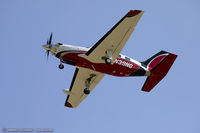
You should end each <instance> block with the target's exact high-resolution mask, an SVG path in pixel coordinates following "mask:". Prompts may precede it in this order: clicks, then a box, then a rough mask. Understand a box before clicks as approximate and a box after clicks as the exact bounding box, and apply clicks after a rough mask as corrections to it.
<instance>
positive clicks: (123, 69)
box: [43, 10, 177, 108]
mask: <svg viewBox="0 0 200 133" xmlns="http://www.w3.org/2000/svg"><path fill="white" fill-rule="evenodd" d="M143 13H144V12H143V11H141V10H130V11H129V12H128V13H127V14H126V15H125V16H124V17H123V18H122V19H121V20H120V21H119V22H118V23H117V24H116V25H114V27H113V28H112V29H110V30H109V31H108V32H107V33H106V34H105V35H104V36H103V37H102V38H101V39H100V40H99V41H98V42H97V43H96V44H95V45H94V46H92V47H90V48H86V47H78V46H72V45H68V44H62V43H57V44H52V43H51V42H52V33H51V35H50V38H49V40H48V41H47V44H45V45H43V48H44V49H46V50H47V51H46V53H47V57H48V56H49V52H51V54H52V55H54V56H56V57H57V58H58V59H59V60H60V64H59V68H60V69H63V68H64V65H63V63H66V64H70V65H73V66H76V70H75V73H74V77H73V80H72V83H71V86H70V89H69V90H65V89H64V90H63V93H65V94H67V95H68V96H67V99H66V102H65V106H66V107H70V108H76V107H77V106H78V105H79V104H80V103H81V102H82V101H83V100H84V99H85V98H86V97H87V96H88V94H89V93H90V92H91V91H92V90H93V89H94V87H95V86H96V85H97V84H98V83H99V82H100V80H101V79H102V78H103V77H104V74H109V75H113V76H119V77H128V76H147V79H146V82H145V83H144V85H143V87H142V91H146V92H149V91H151V90H152V88H153V87H154V86H156V84H158V83H159V82H160V81H161V80H162V79H163V78H164V77H165V75H166V74H167V73H168V71H169V69H170V67H171V66H172V64H173V63H174V61H175V59H176V57H177V55H175V54H172V53H169V52H166V51H160V52H159V53H157V54H155V55H154V56H152V57H151V58H149V59H147V60H146V61H143V62H139V61H136V60H134V59H132V58H130V57H127V56H125V55H122V54H120V51H121V50H122V48H123V47H124V45H125V44H126V42H127V40H128V39H129V37H130V35H131V34H132V32H133V30H134V28H135V26H136V24H137V23H138V21H139V19H140V18H141V16H142V15H143Z"/></svg>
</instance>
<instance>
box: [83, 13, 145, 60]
mask: <svg viewBox="0 0 200 133" xmlns="http://www.w3.org/2000/svg"><path fill="white" fill-rule="evenodd" d="M143 13H144V12H143V11H140V10H131V11H129V12H128V13H127V14H126V15H125V16H124V17H123V18H122V19H121V20H120V21H119V22H118V23H117V24H116V25H115V26H113V28H112V29H110V31H108V32H107V33H106V34H105V35H104V36H103V37H102V38H101V39H100V40H99V41H98V42H97V43H96V44H95V45H94V46H93V47H92V48H91V49H90V50H89V51H88V52H87V53H86V55H87V57H86V58H87V59H89V60H90V61H92V62H96V63H104V60H103V59H104V57H106V56H107V54H106V51H108V50H109V51H111V53H112V59H113V60H115V59H116V58H117V56H118V55H119V53H120V51H121V50H122V48H123V47H124V45H125V44H126V42H127V40H128V39H129V37H130V35H131V34H132V32H133V30H134V28H135V26H136V24H137V23H138V21H139V19H140V17H141V16H142V14H143Z"/></svg>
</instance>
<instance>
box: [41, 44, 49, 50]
mask: <svg viewBox="0 0 200 133" xmlns="http://www.w3.org/2000/svg"><path fill="white" fill-rule="evenodd" d="M42 47H43V48H44V49H46V50H50V48H49V45H42Z"/></svg>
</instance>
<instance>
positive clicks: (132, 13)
mask: <svg viewBox="0 0 200 133" xmlns="http://www.w3.org/2000/svg"><path fill="white" fill-rule="evenodd" d="M140 12H142V10H130V11H129V12H128V14H127V17H133V16H135V15H137V14H139V13H140Z"/></svg>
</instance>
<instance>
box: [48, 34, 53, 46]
mask: <svg viewBox="0 0 200 133" xmlns="http://www.w3.org/2000/svg"><path fill="white" fill-rule="evenodd" d="M52 36H53V33H52V32H51V35H50V38H49V44H51V40H52Z"/></svg>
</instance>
